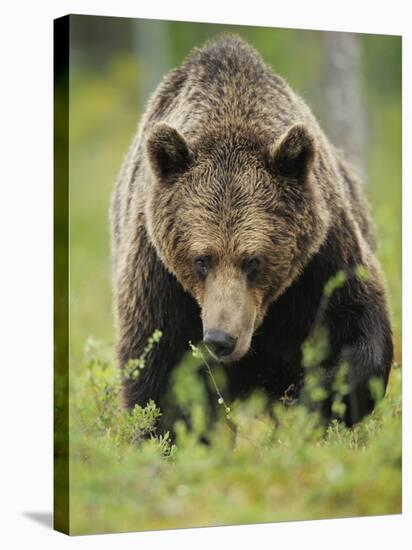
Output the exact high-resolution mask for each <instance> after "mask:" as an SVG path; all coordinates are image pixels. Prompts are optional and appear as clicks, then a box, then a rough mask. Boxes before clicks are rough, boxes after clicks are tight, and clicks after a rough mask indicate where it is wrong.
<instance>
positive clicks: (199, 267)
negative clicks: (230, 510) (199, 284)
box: [193, 256, 210, 279]
mask: <svg viewBox="0 0 412 550" xmlns="http://www.w3.org/2000/svg"><path fill="white" fill-rule="evenodd" d="M193 265H194V269H195V271H196V273H197V275H198V276H199V277H201V278H202V279H204V278H205V277H206V275H207V273H208V271H209V266H210V258H209V256H198V257H197V258H195V259H194V260H193Z"/></svg>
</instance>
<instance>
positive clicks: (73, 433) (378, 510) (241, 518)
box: [69, 19, 401, 533]
mask: <svg viewBox="0 0 412 550" xmlns="http://www.w3.org/2000/svg"><path fill="white" fill-rule="evenodd" d="M74 21H76V19H75V20H74ZM149 23H150V25H151V27H150V29H149V27H147V28H148V29H149V30H150V32H151V31H153V36H157V35H156V33H155V32H154V31H155V26H156V24H155V23H154V22H148V23H147V25H149ZM114 24H115V23H113V25H114ZM116 24H118V23H116ZM157 25H158V24H157ZM74 26H76V23H74ZM139 28H140V27H139ZM140 29H141V28H140ZM167 29H168V37H169V49H168V58H167V59H162V63H159V65H156V64H153V63H151V61H150V55H149V54H147V52H145V51H144V49H142V50H140V49H139V52H140V51H141V52H143V53H142V55H141V56H139V55H138V56H136V52H134V53H133V51H132V49H131V48H130V47H128V48H118V49H116V48H114V47H113V49H112V50H111V49H110V48H109V47H108V46H107V44H109V46H110V43H111V42H110V41H111V40H112V39H113V37H112V36H111V35H110V33H107V32H106V33H104V38H105V49H104V51H105V52H106V54H105V57H104V59H103V60H102V59H101V58H99V59H98V62H97V61H95V60H94V59H93V58H92V54H93V52H92V51H90V59H88V60H87V61H88V62H87V63H86V62H85V61H84V59H83V58H82V57H81V56H80V54H78V53H77V54H76V52H77V51H78V50H79V51H80V50H82V51H83V50H86V51H87V52H89V50H88V49H87V48H85V46H84V44H82V42H81V40H80V38H79V37H80V36H81V34H80V33H78V34H77V35H76V32H75V31H76V29H73V33H72V35H73V36H78V38H77V39H76V40H77V42H75V43H73V44H72V51H73V55H72V57H71V60H72V61H71V63H72V67H71V79H70V93H71V95H70V171H69V178H70V315H71V317H70V359H71V361H70V403H71V405H70V456H71V463H70V484H71V485H70V509H71V518H70V523H71V531H72V532H73V533H93V532H115V531H126V530H140V529H160V528H172V527H184V526H200V525H219V524H236V523H252V522H268V521H281V520H297V519H311V518H327V517H328V518H331V517H347V516H356V515H373V514H392V513H399V512H400V511H401V369H400V368H399V367H396V368H395V369H394V370H393V372H392V376H391V379H390V384H389V388H388V392H387V395H386V397H385V399H384V400H383V401H382V402H381V403H380V405H379V407H378V409H377V410H376V411H375V412H374V413H373V414H372V415H371V416H370V417H369V418H367V419H366V420H365V421H363V422H362V423H361V424H360V425H358V426H357V427H356V428H354V429H353V430H348V429H346V428H344V427H343V426H342V425H340V424H339V423H333V424H332V425H331V426H330V427H329V428H328V429H327V430H326V431H325V430H324V429H322V428H320V427H319V425H318V423H317V417H316V414H315V413H309V412H308V411H307V410H306V409H305V407H304V406H303V405H301V404H299V405H297V406H293V407H290V406H287V399H285V400H284V401H282V402H280V403H279V404H278V405H277V406H276V408H275V417H276V421H274V420H273V418H272V417H271V416H270V415H268V414H267V412H265V410H264V400H263V398H262V396H259V395H255V396H253V397H252V398H251V399H250V400H249V401H248V402H245V403H225V402H224V398H225V396H224V391H223V387H224V384H223V383H222V380H221V379H220V378H219V373H218V372H217V373H216V372H213V375H214V377H215V380H216V383H217V385H218V387H219V388H221V390H222V395H221V396H219V395H216V407H215V409H216V410H215V411H214V412H216V414H217V415H218V416H219V420H218V422H217V424H216V426H215V428H214V429H213V431H212V433H208V436H209V439H210V444H209V445H204V444H203V443H202V440H203V438H202V434H204V431H205V426H206V423H207V410H206V407H202V403H203V399H204V395H203V393H204V391H203V389H202V386H201V385H200V384H199V383H198V382H197V381H196V365H197V366H198V358H196V357H193V356H192V355H191V354H190V352H189V356H188V358H187V361H185V363H184V365H183V366H182V368H181V369H179V370H178V371H177V373H176V376H175V384H174V387H175V397H176V399H177V400H178V401H179V403H182V402H183V403H186V406H187V407H188V411H189V413H190V417H191V419H192V430H191V431H188V430H187V428H186V427H185V426H184V425H183V424H181V423H180V424H178V425H177V426H176V434H177V435H176V441H174V442H171V441H170V440H169V436H168V434H167V433H162V431H156V430H155V420H156V418H157V417H159V415H160V414H161V411H159V409H158V408H157V407H156V404H154V403H152V404H150V405H149V406H148V407H146V408H145V409H141V408H136V409H135V410H134V411H133V412H131V413H129V412H126V411H125V410H124V409H123V408H122V406H121V402H120V394H119V392H120V376H119V373H118V371H117V369H116V362H115V358H114V341H115V329H114V327H113V321H112V298H111V288H110V287H111V284H110V282H111V281H110V278H111V275H110V247H109V244H110V235H109V226H108V208H109V200H110V193H111V190H112V188H113V184H114V181H115V178H116V175H117V172H118V170H119V168H120V165H121V162H122V158H123V156H124V154H125V152H126V149H127V147H128V145H129V143H130V141H131V138H132V136H133V134H134V132H135V129H136V125H137V121H138V119H139V116H140V114H141V112H142V109H143V108H144V101H143V100H145V99H146V94H147V91H148V90H149V89H150V88H151V87H152V86H153V84H155V83H156V82H157V81H158V80H160V78H161V76H162V74H163V72H164V70H165V69H167V68H169V67H171V66H174V65H176V64H178V63H180V62H181V60H182V58H183V57H184V56H185V55H186V54H187V52H188V51H189V50H190V48H191V47H192V46H193V45H197V44H200V43H202V41H203V40H204V39H206V38H208V37H210V36H212V35H214V34H216V33H217V32H220V31H222V30H225V29H224V28H223V27H221V26H218V25H211V26H208V25H200V24H196V25H195V24H193V25H192V24H181V23H168V24H167ZM234 30H235V31H237V32H239V33H240V34H241V35H243V36H244V37H245V38H246V39H248V40H249V41H250V42H251V43H252V44H253V45H255V46H256V47H257V48H258V49H259V51H260V52H261V53H262V55H263V56H264V58H265V59H266V60H267V61H268V62H269V63H270V64H271V65H272V66H273V67H274V68H275V70H276V71H278V72H279V73H280V74H282V75H283V76H285V77H286V79H287V80H288V81H289V82H290V83H291V84H292V85H293V87H294V88H295V89H296V90H297V91H298V92H299V93H301V94H302V95H304V97H305V98H306V99H307V101H308V103H309V104H310V105H311V106H312V107H313V108H314V110H315V114H316V115H317V116H319V118H320V119H321V120H322V121H324V120H325V119H326V117H327V114H325V113H323V112H322V109H321V103H322V100H321V98H322V94H321V93H320V92H319V90H320V89H321V87H322V35H321V33H316V32H310V31H306V32H302V31H294V30H290V31H289V30H282V31H279V30H273V29H252V28H244V29H242V28H235V29H234ZM150 32H149V31H147V32H146V35H150ZM113 40H114V39H113ZM361 41H362V46H363V51H364V65H365V97H366V109H367V120H368V143H367V145H368V186H367V194H368V197H369V199H370V202H371V206H372V213H373V217H374V220H375V222H376V225H377V230H378V241H379V255H380V258H381V261H382V265H383V269H384V272H385V274H386V278H387V284H388V289H389V293H390V297H391V308H392V312H393V322H394V337H395V350H396V360H397V361H398V363H400V362H401V184H400V181H401V180H400V178H401V163H400V150H401V110H400V109H401V107H400V39H399V38H396V37H376V36H368V35H365V36H362V37H361ZM149 46H150V44H149ZM152 46H153V45H152ZM97 49H98V48H97ZM149 50H150V48H149ZM302 51H304V52H305V62H304V63H303V62H302ZM149 53H150V51H149ZM146 54H147V55H146ZM159 55H160V53H159ZM329 290H330V292H332V291H333V288H330V289H329ZM160 337H161V335H159V334H157V335H154V339H153V341H152V342H151V343H148V345H156V343H157V341H158V338H160ZM188 351H189V350H188ZM307 351H308V353H309V359H310V358H311V355H310V349H308V350H307ZM309 359H308V360H309ZM130 367H131V371H134V370H136V369H137V371H138V370H139V369H140V368H144V358H141V361H140V362H138V363H136V364H134V365H131V366H130ZM206 374H208V373H207V372H206ZM210 380H211V379H210V376H209V381H210ZM212 390H213V385H212ZM213 391H214V390H213ZM185 400H186V401H185ZM227 408H230V411H227V410H226V409H227ZM337 412H339V404H338V405H337ZM228 415H229V418H227V416H228ZM161 418H162V417H161V416H160V420H161ZM234 425H236V429H237V434H236V436H235V435H234V432H233V426H234Z"/></svg>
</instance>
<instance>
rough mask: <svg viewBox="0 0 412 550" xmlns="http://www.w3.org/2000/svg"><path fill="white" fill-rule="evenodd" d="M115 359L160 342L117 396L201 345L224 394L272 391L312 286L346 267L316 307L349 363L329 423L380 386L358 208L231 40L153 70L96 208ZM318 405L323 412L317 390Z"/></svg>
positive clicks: (333, 359) (352, 415) (282, 385)
mask: <svg viewBox="0 0 412 550" xmlns="http://www.w3.org/2000/svg"><path fill="white" fill-rule="evenodd" d="M111 224H112V255H113V278H114V295H115V303H116V312H117V320H118V330H119V340H118V355H119V361H120V366H121V367H124V365H126V364H127V363H128V362H129V360H130V359H133V358H139V357H141V356H142V354H143V353H144V349H145V346H146V345H147V341H148V338H149V337H150V335H152V333H153V332H154V331H155V329H160V330H161V331H162V333H163V336H162V338H161V340H160V342H159V343H158V344H157V345H156V346H154V347H153V349H152V350H151V351H150V353H149V354H148V356H147V357H146V366H145V368H144V369H142V371H141V376H140V377H139V379H138V380H136V379H134V377H129V378H127V377H126V380H125V382H124V397H125V401H126V404H127V406H129V407H133V406H134V405H135V404H136V403H137V404H140V405H142V406H144V405H145V404H146V403H147V402H148V400H150V399H153V400H154V401H156V402H157V403H158V404H161V403H162V400H163V398H164V396H165V395H166V393H167V389H168V382H169V379H170V373H171V372H172V369H173V368H174V367H175V365H177V364H178V363H179V361H180V360H181V358H182V356H183V355H184V354H185V353H186V352H187V350H188V342H189V341H190V340H191V341H193V342H199V341H201V340H202V339H203V341H204V342H205V344H206V346H207V348H208V349H209V350H210V352H211V354H212V356H213V357H214V358H215V359H216V360H217V361H219V363H220V364H221V365H222V369H225V371H226V374H227V379H228V385H227V388H226V391H227V396H228V399H234V398H236V397H241V396H244V395H247V394H248V393H249V392H251V391H252V390H254V389H256V388H261V389H263V390H264V391H265V392H266V393H267V395H269V396H270V397H271V399H272V400H276V399H279V398H280V397H281V396H282V395H284V393H285V391H287V390H288V388H290V387H294V388H301V387H302V381H303V379H304V368H303V367H302V344H303V342H305V340H306V339H307V338H308V336H309V335H310V334H311V331H312V330H313V327H314V323H315V322H316V320H318V315H319V308H320V305H321V302H322V297H323V296H324V287H325V284H326V283H327V281H328V280H330V278H331V277H333V276H334V275H335V274H336V273H337V272H339V271H342V270H343V271H344V272H346V273H351V272H353V270H355V269H356V268H357V266H360V265H362V266H364V268H366V270H367V273H368V277H367V278H362V277H348V279H347V281H346V283H345V284H344V285H343V286H342V287H341V288H338V289H337V290H336V291H335V292H334V293H333V294H332V296H331V297H330V300H329V301H328V303H327V307H326V308H324V311H323V312H322V323H323V324H324V325H325V326H326V327H327V331H328V338H329V352H328V356H327V358H326V360H324V361H323V364H322V368H323V372H324V373H325V376H326V379H330V380H332V379H333V377H334V375H335V373H336V368H337V365H339V364H340V363H341V362H342V361H343V360H344V359H345V360H346V361H347V362H348V364H349V366H350V369H349V373H348V382H349V387H350V393H349V394H348V395H347V396H346V398H345V404H346V413H345V421H346V422H347V424H349V425H351V424H353V423H354V422H356V421H358V420H359V419H361V418H362V417H363V416H364V415H365V414H367V413H368V412H370V411H371V410H372V409H373V406H374V399H373V397H372V394H371V392H370V389H369V382H370V380H371V378H373V377H376V378H378V379H380V380H382V383H383V386H384V387H386V384H387V379H388V375H389V371H390V367H391V363H392V357H393V345H392V336H391V327H390V322H389V318H388V311H387V304H386V298H385V290H384V286H383V282H382V275H381V270H380V267H379V264H378V261H377V259H376V256H375V241H374V235H373V228H372V225H371V221H370V217H369V211H368V206H367V204H366V201H365V199H364V196H363V193H362V189H361V187H360V184H359V183H358V181H357V179H356V178H355V177H354V176H353V175H352V173H351V171H350V169H349V168H348V166H347V165H346V164H345V162H344V160H343V159H342V158H341V156H340V154H339V153H338V152H337V150H336V149H335V148H334V147H333V146H332V145H331V143H330V142H329V141H328V138H327V137H326V136H325V134H324V133H323V131H322V130H321V128H320V126H319V124H318V122H317V121H316V119H315V117H314V116H313V114H312V112H311V111H310V109H309V108H308V107H307V105H306V104H305V103H304V101H303V100H302V99H301V98H300V97H298V96H297V95H296V94H295V93H294V92H293V91H292V90H291V88H290V87H289V86H288V84H287V83H286V82H285V81H284V80H283V79H282V78H280V77H279V76H277V75H275V74H274V73H273V72H272V71H271V70H270V68H268V67H267V66H266V65H265V64H264V62H263V61H262V59H261V58H260V56H259V55H258V54H257V52H256V51H255V50H254V49H252V48H251V47H250V46H249V45H248V44H246V43H245V42H244V41H243V40H241V39H240V38H238V37H233V36H224V37H221V38H220V39H218V40H216V41H214V42H211V43H207V44H206V45H205V46H204V47H202V48H200V49H195V50H194V51H193V52H192V53H191V54H190V56H189V57H188V58H187V59H186V61H185V62H184V63H183V64H182V66H181V67H180V68H177V69H175V70H173V71H172V72H170V73H169V74H167V75H166V77H165V78H164V80H163V81H162V82H161V84H160V85H159V87H158V88H157V90H156V91H155V93H154V94H153V96H152V98H151V99H150V101H149V104H148V106H147V109H146V112H145V114H144V116H143V119H142V121H141V124H140V128H139V131H138V132H137V135H136V137H135V139H134V141H133V143H132V145H131V147H130V150H129V152H128V155H127V157H126V159H125V161H124V164H123V167H122V170H121V172H120V175H119V178H118V181H117V185H116V188H115V191H114V194H113V199H112V206H111ZM325 403H326V406H324V407H323V410H324V413H325V414H326V416H330V415H331V414H332V413H331V408H330V398H329V400H326V401H325Z"/></svg>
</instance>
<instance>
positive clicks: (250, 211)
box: [146, 123, 328, 362]
mask: <svg viewBox="0 0 412 550" xmlns="http://www.w3.org/2000/svg"><path fill="white" fill-rule="evenodd" d="M265 141H267V140H263V139H262V137H261V136H258V137H257V136H256V135H255V136H253V135H252V133H251V131H250V130H239V129H237V130H235V131H234V130H233V129H229V130H225V131H221V132H212V131H209V132H208V133H207V135H206V136H202V137H200V136H194V137H193V136H192V138H191V139H189V138H188V139H185V137H183V136H182V135H181V134H180V133H179V132H178V131H177V130H176V129H174V128H172V127H171V126H169V125H167V124H166V123H158V124H156V125H155V127H154V128H153V129H152V132H151V133H150V136H149V138H148V140H147V155H148V161H149V165H150V167H151V171H152V175H153V177H152V181H151V184H150V186H149V195H148V200H147V203H146V219H147V227H148V233H149V237H150V239H151V241H152V243H153V245H154V246H155V248H156V251H157V253H158V255H159V257H160V258H161V259H162V261H163V263H164V264H165V266H166V267H167V269H168V270H169V271H171V272H172V273H173V274H174V275H175V276H176V278H177V280H178V281H179V282H180V284H181V285H182V286H183V288H184V289H185V290H186V291H187V292H189V293H190V294H191V295H192V296H193V297H194V298H195V299H196V301H197V302H198V304H199V306H200V308H201V312H202V322H203V330H204V341H205V343H206V345H207V346H208V348H209V349H210V350H211V351H212V353H213V354H214V355H215V357H217V358H218V359H219V360H220V361H222V362H233V361H237V360H239V359H240V358H241V357H243V356H244V355H245V354H246V353H247V352H248V350H249V348H250V345H251V340H252V336H253V334H254V332H255V330H256V329H257V327H258V326H259V325H260V323H262V321H263V319H264V316H265V314H266V312H267V309H268V307H269V305H270V304H271V303H272V302H273V301H275V300H276V299H277V298H278V297H279V296H280V295H281V294H282V293H283V292H284V291H285V290H286V289H287V288H288V287H289V286H290V285H291V284H292V282H293V281H294V280H295V279H296V278H297V277H298V276H299V274H300V273H301V272H302V270H303V269H304V267H305V265H306V264H307V262H308V261H309V259H310V258H311V256H312V255H313V254H314V253H315V252H316V251H317V250H318V249H319V247H320V245H321V243H322V242H323V240H324V239H325V235H326V230H327V225H328V217H327V212H328V209H327V207H326V205H325V199H324V197H323V195H322V193H321V191H320V187H319V185H318V182H317V181H316V177H315V171H314V159H315V155H316V145H315V140H314V138H313V136H312V135H311V134H310V132H309V130H308V129H307V128H306V127H305V126H304V125H301V124H296V125H294V126H292V127H291V128H289V129H288V131H286V132H285V133H284V135H283V136H281V137H280V138H279V139H276V140H274V142H273V143H265ZM280 321H281V320H280Z"/></svg>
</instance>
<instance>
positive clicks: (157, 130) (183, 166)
mask: <svg viewBox="0 0 412 550" xmlns="http://www.w3.org/2000/svg"><path fill="white" fill-rule="evenodd" d="M147 153H148V156H149V161H150V165H151V167H152V170H153V171H154V173H155V174H156V176H157V177H158V178H159V179H161V180H164V181H167V182H172V181H173V178H174V177H175V176H177V175H179V174H181V173H182V172H184V171H185V170H187V168H188V167H189V163H190V158H191V155H190V152H189V148H188V146H187V144H186V141H185V139H184V137H183V136H182V135H181V134H179V132H178V131H177V130H175V129H174V128H172V127H171V126H169V125H168V124H166V123H165V122H159V123H158V124H156V126H155V127H154V128H153V130H152V132H151V133H150V136H149V138H148V140H147Z"/></svg>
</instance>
